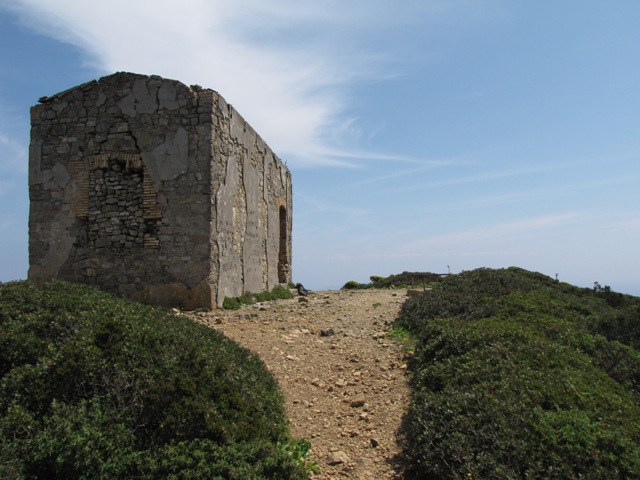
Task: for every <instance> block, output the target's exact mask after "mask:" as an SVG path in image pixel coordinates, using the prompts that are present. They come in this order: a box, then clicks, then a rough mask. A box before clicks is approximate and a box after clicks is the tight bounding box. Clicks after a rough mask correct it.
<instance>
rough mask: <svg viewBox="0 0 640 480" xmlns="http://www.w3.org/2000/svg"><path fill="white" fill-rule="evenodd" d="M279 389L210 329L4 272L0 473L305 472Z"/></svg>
mask: <svg viewBox="0 0 640 480" xmlns="http://www.w3.org/2000/svg"><path fill="white" fill-rule="evenodd" d="M294 441H295V440H293V439H291V437H290V436H289V433H288V430H287V422H286V418H285V413H284V409H283V406H282V394H281V393H280V391H279V388H278V386H277V384H276V382H275V380H274V378H273V377H272V376H271V375H270V374H269V372H268V371H267V369H266V368H265V366H264V364H263V363H262V362H261V361H260V360H259V359H258V358H257V357H256V356H255V355H253V354H252V353H250V352H249V351H248V350H246V349H243V348H241V347H240V346H238V345H237V344H236V343H234V342H232V341H231V340H229V339H227V338H226V337H224V336H223V335H221V334H220V333H218V332H216V331H214V330H212V329H209V328H206V327H203V326H201V325H198V324H196V323H194V322H191V321H189V320H187V319H185V318H181V317H175V316H173V315H170V314H169V313H168V312H166V311H164V310H161V309H156V308H151V307H147V306H143V305H140V304H137V303H135V302H130V301H126V300H121V299H117V298H114V297H112V296H110V295H107V294H104V293H101V292H99V291H96V290H94V289H91V288H89V287H86V286H79V285H72V284H68V283H64V282H51V283H49V284H46V285H44V286H43V287H41V288H37V287H35V286H33V285H31V284H29V283H27V282H12V283H7V284H0V477H1V478H52V479H56V478H61V479H62V478H65V479H81V478H86V479H90V478H110V479H111V478H113V479H119V478H123V479H124V478H214V477H222V478H282V479H289V478H304V477H305V469H304V466H303V465H301V464H300V462H296V461H295V459H292V458H291V457H290V456H288V455H286V454H285V453H283V452H282V451H281V449H280V448H278V445H280V444H282V443H291V442H294Z"/></svg>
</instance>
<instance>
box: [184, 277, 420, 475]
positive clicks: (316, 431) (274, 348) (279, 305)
mask: <svg viewBox="0 0 640 480" xmlns="http://www.w3.org/2000/svg"><path fill="white" fill-rule="evenodd" d="M405 295H406V291H404V290H355V291H322V292H313V293H312V294H310V295H309V296H308V297H296V298H294V299H292V300H279V301H277V302H270V303H268V304H263V305H252V306H248V307H243V308H242V309H241V310H238V311H235V312H230V311H220V310H219V311H214V312H201V313H197V314H195V315H194V316H195V318H196V319H197V320H198V321H200V322H202V323H205V324H207V325H209V326H211V327H212V328H215V329H217V330H220V331H222V332H223V333H224V334H225V335H227V336H228V337H230V338H232V339H234V340H235V341H237V342H238V343H239V344H241V345H243V346H244V347H247V348H249V349H250V350H252V351H253V352H255V353H256V354H258V355H259V356H260V357H261V358H262V360H263V361H264V362H265V363H266V365H267V367H268V368H269V370H270V371H271V372H272V373H273V374H274V375H275V377H276V378H277V380H278V382H279V384H280V386H281V388H282V391H283V392H284V395H285V403H286V410H287V414H288V417H289V420H290V422H291V430H292V433H293V435H295V436H296V437H302V438H307V439H308V440H309V441H310V442H311V445H312V451H311V456H312V458H313V459H314V460H315V461H316V462H317V464H318V466H319V467H320V473H318V474H315V475H313V476H312V478H314V479H325V478H348V479H397V478H401V471H400V470H401V467H400V463H399V462H398V454H399V453H400V448H399V446H398V443H397V441H398V438H397V435H398V429H399V427H400V423H401V421H402V417H403V415H404V413H405V411H406V407H407V406H408V404H409V387H408V375H407V370H406V364H405V362H406V358H405V353H404V351H403V348H402V345H400V344H398V343H397V342H395V341H393V340H392V339H390V338H389V336H388V335H386V332H388V330H389V329H390V328H391V323H392V322H393V321H394V319H395V318H396V316H397V314H398V312H399V310H400V307H401V305H402V303H403V302H404V300H405Z"/></svg>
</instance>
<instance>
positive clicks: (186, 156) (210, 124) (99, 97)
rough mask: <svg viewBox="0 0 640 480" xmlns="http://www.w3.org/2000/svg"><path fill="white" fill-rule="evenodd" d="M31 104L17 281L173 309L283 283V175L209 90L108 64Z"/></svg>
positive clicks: (287, 201) (287, 195)
mask: <svg viewBox="0 0 640 480" xmlns="http://www.w3.org/2000/svg"><path fill="white" fill-rule="evenodd" d="M41 102H42V104H41V105H37V106H35V107H33V108H32V111H31V117H32V132H31V146H30V174H29V191H30V198H31V211H30V218H29V231H30V242H29V257H30V270H29V278H30V279H32V280H35V281H44V280H48V279H51V278H63V279H66V280H70V281H74V282H81V283H89V284H93V285H96V286H99V287H101V288H104V289H106V290H110V291H113V292H116V293H119V294H122V295H125V296H129V297H132V298H135V299H138V300H142V301H145V302H148V303H156V304H164V305H181V306H184V307H186V308H194V307H202V306H204V307H213V306H215V305H216V304H217V305H220V304H221V303H222V299H223V298H224V296H225V295H231V296H237V295H240V294H242V293H243V292H244V291H261V290H264V289H266V288H272V286H273V285H275V284H276V283H278V281H279V280H287V281H288V280H290V273H289V276H288V277H287V276H286V275H280V277H278V275H277V269H278V263H280V265H284V266H285V268H284V269H285V270H287V269H288V268H289V265H291V257H290V252H291V246H290V242H291V235H290V232H291V229H290V227H291V220H290V214H291V178H290V174H289V172H288V170H287V169H286V167H284V166H283V165H282V163H281V162H280V161H279V160H278V159H277V158H276V157H275V156H274V155H273V153H272V152H271V151H270V150H269V149H268V147H267V146H266V145H265V144H264V142H262V140H260V138H259V137H258V136H257V134H255V132H254V131H253V130H252V129H251V127H250V126H249V125H247V124H246V123H245V122H244V120H242V119H241V117H240V116H239V115H238V114H237V113H236V112H235V110H233V108H231V107H230V106H228V105H226V103H225V102H224V100H223V99H222V97H220V96H219V95H218V94H217V93H215V92H213V91H211V90H203V89H201V88H199V87H193V88H190V87H187V86H185V85H183V84H182V83H180V82H176V81H174V80H166V79H162V78H160V77H155V76H152V77H148V76H143V75H136V74H129V73H118V74H114V75H111V76H108V77H104V78H102V79H100V80H98V81H94V82H90V83H87V84H85V85H81V86H79V87H75V88H73V89H71V90H68V91H66V92H62V93H60V94H57V95H54V96H52V97H49V98H44V99H41ZM238 128H241V130H242V135H239V131H237V130H238ZM276 177H279V179H278V180H277V181H276V180H274V179H276ZM273 202H280V204H282V205H285V207H284V208H285V209H286V212H287V215H288V216H289V218H288V219H287V222H288V223H287V224H286V225H285V227H286V228H288V231H287V232H286V238H285V241H284V242H283V241H280V240H279V238H275V236H277V229H278V228H281V224H282V222H280V223H279V222H278V219H277V218H276V219H275V220H274V215H277V211H278V208H279V206H278V205H275V203H273ZM274 212H276V213H275V214H274ZM274 229H275V230H274ZM274 232H276V233H274ZM283 243H286V244H287V246H286V247H281V246H282V244H283ZM287 249H288V250H287ZM274 252H275V253H274ZM283 254H284V255H285V256H286V255H288V257H287V258H286V259H284V257H282V255H283ZM278 255H280V257H279V256H278ZM285 264H286V265H285ZM274 269H275V271H276V273H275V274H274V273H273V272H274Z"/></svg>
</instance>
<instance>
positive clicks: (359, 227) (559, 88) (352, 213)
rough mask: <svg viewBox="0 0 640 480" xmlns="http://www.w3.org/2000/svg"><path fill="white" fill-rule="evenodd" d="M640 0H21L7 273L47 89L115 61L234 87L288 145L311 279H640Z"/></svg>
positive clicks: (326, 283) (19, 235)
mask: <svg viewBox="0 0 640 480" xmlns="http://www.w3.org/2000/svg"><path fill="white" fill-rule="evenodd" d="M639 18H640V2H636V1H631V0H629V1H624V0H620V1H618V0H616V1H614V2H605V1H595V0H594V1H589V2H575V1H564V2H563V1H561V2H557V1H551V0H548V1H538V2H512V1H507V0H504V1H503V0H473V1H471V0H466V1H465V0H459V1H456V0H451V1H446V2H445V1H441V0H438V1H435V0H433V1H431V0H419V1H418V0H414V1H412V0H407V1H403V2H398V1H396V0H393V1H392V0H386V1H381V0H368V1H350V2H344V1H338V0H323V1H318V2H313V3H311V2H301V1H293V0H270V1H269V2H264V1H261V0H236V1H233V2H229V1H222V0H181V1H180V2H177V1H171V0H127V1H125V0H110V1H109V2H78V1H77V0H47V1H46V2H43V1H41V0H0V281H7V280H13V279H22V278H26V275H27V270H28V255H27V245H28V229H27V219H28V208H29V206H28V191H27V164H28V144H29V107H30V106H31V105H34V104H36V103H37V100H38V98H39V97H42V96H45V95H51V94H54V93H57V92H59V91H62V90H65V89H67V88H70V87H73V86H75V85H78V84H80V83H84V82H86V81H89V80H92V79H95V78H99V77H101V76H103V75H107V74H110V73H113V72H115V71H121V70H125V71H132V72H136V73H143V74H157V75H162V76H165V77H168V78H174V79H177V80H180V81H182V82H184V83H187V84H196V83H197V84H200V85H202V86H204V87H207V88H213V89H214V90H217V91H219V92H220V93H221V94H222V95H223V96H224V97H225V98H226V99H227V101H229V102H230V103H232V104H233V105H234V106H235V108H236V109H237V110H238V111H239V112H240V113H241V114H242V115H243V116H244V117H245V118H246V119H247V120H248V121H249V123H251V125H252V126H253V127H254V128H255V129H256V130H257V131H258V132H259V133H260V134H261V136H262V137H263V138H264V139H265V140H266V142H267V143H268V144H269V145H270V146H271V147H272V149H273V150H274V151H275V152H276V153H277V154H278V155H279V156H280V157H281V158H282V159H283V160H284V161H286V162H287V165H288V166H289V168H290V169H291V171H292V174H293V182H294V213H293V214H294V227H293V228H294V232H293V242H294V247H293V248H294V251H293V255H294V264H293V276H294V280H295V281H296V282H302V283H303V284H304V285H305V286H306V287H308V288H312V289H324V288H338V287H340V286H342V285H343V284H344V283H345V282H346V281H347V280H357V281H362V282H365V281H368V279H369V276H370V275H388V274H391V273H399V272H402V271H405V270H408V271H432V272H439V273H442V272H447V271H449V270H450V271H451V272H454V273H455V272H459V271H461V270H470V269H473V268H477V267H483V266H486V267H507V266H512V265H516V266H520V267H523V268H526V269H529V270H534V271H539V272H542V273H544V274H546V275H549V276H552V277H555V275H556V274H558V276H559V278H560V280H563V281H567V282H569V283H572V284H575V285H579V286H584V287H590V286H592V285H593V282H595V281H598V282H600V283H601V284H602V285H605V284H606V285H610V286H611V287H612V288H613V289H614V290H616V291H621V292H625V293H631V294H634V295H640V276H639V275H638V271H639V270H640V254H639V253H638V245H640V201H639V200H640V190H639V189H638V185H639V184H640V136H639V135H638V133H639V130H640V58H639V57H640V29H639V28H638V27H637V25H638V19H639Z"/></svg>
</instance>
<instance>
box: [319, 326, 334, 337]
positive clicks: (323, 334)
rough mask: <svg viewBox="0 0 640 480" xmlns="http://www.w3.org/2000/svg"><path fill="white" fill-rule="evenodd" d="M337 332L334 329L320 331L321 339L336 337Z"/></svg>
mask: <svg viewBox="0 0 640 480" xmlns="http://www.w3.org/2000/svg"><path fill="white" fill-rule="evenodd" d="M335 334H336V331H335V330H334V329H333V328H327V329H326V330H320V336H321V337H330V336H331V335H335Z"/></svg>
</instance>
